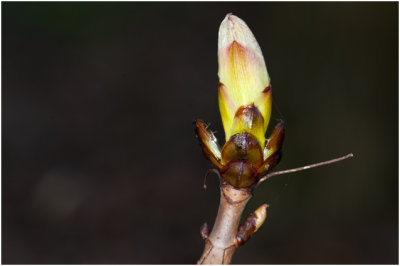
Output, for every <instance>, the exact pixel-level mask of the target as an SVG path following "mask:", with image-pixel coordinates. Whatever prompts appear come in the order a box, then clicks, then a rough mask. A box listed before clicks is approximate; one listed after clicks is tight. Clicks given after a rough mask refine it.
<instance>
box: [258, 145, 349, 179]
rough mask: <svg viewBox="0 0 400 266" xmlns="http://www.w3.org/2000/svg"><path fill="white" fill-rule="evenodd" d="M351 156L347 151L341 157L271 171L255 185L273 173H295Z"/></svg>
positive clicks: (273, 174)
mask: <svg viewBox="0 0 400 266" xmlns="http://www.w3.org/2000/svg"><path fill="white" fill-rule="evenodd" d="M353 156H354V155H353V154H352V153H349V154H347V155H345V156H342V157H339V158H336V159H332V160H328V161H324V162H319V163H314V164H310V165H306V166H302V167H298V168H293V169H288V170H282V171H276V172H272V173H269V174H267V175H266V176H264V177H262V178H261V179H260V181H258V184H257V185H259V184H261V183H262V182H264V181H265V180H267V179H268V178H270V177H272V176H275V175H283V174H289V173H295V172H299V171H303V170H307V169H310V168H314V167H318V166H323V165H327V164H331V163H336V162H339V161H342V160H345V159H347V158H350V157H353Z"/></svg>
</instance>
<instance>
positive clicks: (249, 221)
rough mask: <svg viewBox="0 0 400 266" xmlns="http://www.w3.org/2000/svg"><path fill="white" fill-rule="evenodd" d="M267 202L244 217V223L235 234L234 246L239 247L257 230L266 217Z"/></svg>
mask: <svg viewBox="0 0 400 266" xmlns="http://www.w3.org/2000/svg"><path fill="white" fill-rule="evenodd" d="M268 207H269V206H268V204H263V205H261V206H260V207H258V209H257V210H256V211H255V212H253V213H252V214H250V215H249V217H247V218H246V220H245V221H244V223H243V224H242V225H241V226H240V227H239V231H238V233H237V235H236V240H235V246H236V247H239V246H241V245H243V244H245V243H246V242H247V241H248V240H249V239H250V237H251V236H252V235H253V234H254V233H255V232H257V230H258V229H259V228H260V227H261V225H262V224H263V223H264V221H265V219H266V218H267V208H268Z"/></svg>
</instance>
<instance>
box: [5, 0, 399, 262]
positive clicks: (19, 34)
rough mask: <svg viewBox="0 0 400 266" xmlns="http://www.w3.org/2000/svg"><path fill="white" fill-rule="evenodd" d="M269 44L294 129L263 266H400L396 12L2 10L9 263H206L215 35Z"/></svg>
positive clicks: (292, 6)
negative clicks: (229, 33) (235, 33)
mask: <svg viewBox="0 0 400 266" xmlns="http://www.w3.org/2000/svg"><path fill="white" fill-rule="evenodd" d="M228 12H233V13H234V14H235V15H237V16H239V17H240V18H242V19H244V20H245V21H246V23H247V24H248V25H249V27H250V28H251V29H252V31H253V33H254V34H255V36H256V38H257V40H258V42H259V44H260V46H261V48H262V50H263V54H264V57H265V60H266V63H267V67H268V71H269V74H270V76H271V78H272V86H273V97H274V106H273V115H272V120H271V123H270V127H269V129H268V132H267V134H269V133H270V131H271V129H272V128H273V127H274V126H275V124H276V121H277V119H284V120H285V122H286V139H285V143H284V150H283V152H284V154H283V158H282V161H281V163H280V165H279V166H278V167H277V170H283V169H287V168H293V167H299V166H302V165H305V164H310V163H315V162H319V161H323V160H328V159H332V158H335V157H338V156H342V155H345V154H347V153H350V152H353V153H354V155H355V157H354V158H352V159H348V160H346V161H343V162H340V163H337V164H333V165H329V166H324V167H321V168H316V169H312V170H308V171H304V172H300V173H296V174H291V175H285V176H276V177H274V178H271V179H270V180H269V181H268V182H265V183H264V184H263V185H262V186H260V187H259V188H258V189H257V190H256V193H255V196H254V197H253V199H252V200H251V201H250V203H249V204H248V206H247V208H246V210H245V215H246V216H247V215H248V214H249V213H250V212H252V211H254V209H255V208H257V207H258V206H260V205H261V204H263V203H268V204H269V205H270V206H271V207H270V208H269V213H268V218H267V220H266V222H265V224H264V225H263V227H262V228H261V229H260V230H259V231H258V232H257V233H256V234H255V235H254V237H253V238H252V239H251V240H250V241H249V242H248V243H247V244H246V245H245V246H243V247H241V248H240V249H239V250H238V251H237V252H236V254H235V256H234V258H233V263H240V264H248V263H259V264H260V263H261V264H302V263H306V264H313V263H317V264H326V263H330V264H331V263H333V264H341V263H346V264H352V263H357V264H369V263H371V264H375V263H378V264H385V263H390V264H397V263H398V3H394V2H392V3H390V2H386V3H372V2H370V3H229V2H224V3H139V2H126V3H107V2H102V3H77V2H75V3H16V2H14V3H11V2H6V3H5V2H3V3H2V40H3V41H2V129H3V130H2V263H5V264H11V263H17V264H30V263H39V264H47V263H50V264H59V263H63V264H74V263H79V264H86V263H95V264H101V263H107V264H118V263H129V264H137V263H140V264H147V263H151V264H162V263H174V264H180V263H187V264H192V263H196V261H197V259H198V258H199V257H200V254H201V253H202V251H203V241H202V239H201V238H200V235H199V228H200V226H201V224H202V223H203V222H208V223H209V224H210V226H212V224H213V222H214V219H215V216H216V212H217V208H218V204H219V191H218V181H217V178H214V177H211V176H210V178H209V181H208V189H207V190H206V191H204V189H203V186H202V182H203V177H204V174H205V172H206V170H207V169H209V168H210V166H211V165H210V163H209V162H207V161H206V160H205V159H204V157H203V155H202V152H201V149H200V147H199V145H198V143H197V140H196V139H195V136H194V132H193V125H192V120H193V119H194V118H202V119H204V120H205V121H207V122H209V123H211V128H212V129H213V130H216V131H217V137H218V138H219V141H220V143H221V144H222V143H223V142H224V137H223V136H224V134H223V129H222V124H221V121H220V117H219V110H218V105H217V84H218V77H217V67H218V66H217V33H218V28H219V24H220V23H221V21H222V20H223V18H224V17H225V15H226V14H227V13H228Z"/></svg>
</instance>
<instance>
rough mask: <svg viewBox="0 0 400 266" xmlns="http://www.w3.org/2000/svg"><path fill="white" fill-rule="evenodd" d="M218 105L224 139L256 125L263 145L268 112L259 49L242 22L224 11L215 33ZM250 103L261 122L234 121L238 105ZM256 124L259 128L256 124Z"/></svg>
mask: <svg viewBox="0 0 400 266" xmlns="http://www.w3.org/2000/svg"><path fill="white" fill-rule="evenodd" d="M218 63H219V72H218V76H219V80H220V87H219V92H218V94H219V97H218V100H219V108H220V113H221V118H222V123H223V126H224V130H225V137H226V141H228V140H229V138H230V137H231V136H232V135H234V134H236V133H240V132H246V131H247V129H248V128H254V127H257V129H254V130H255V131H261V132H262V134H260V133H257V135H256V137H257V139H258V140H259V142H260V146H261V147H262V148H264V143H265V137H264V134H265V131H266V130H267V127H268V123H269V119H270V115H271V89H270V78H269V75H268V72H267V68H266V66H265V62H264V58H263V55H262V52H261V49H260V47H259V45H258V43H257V41H256V39H255V38H254V35H253V33H252V32H251V31H250V29H249V27H248V26H247V25H246V23H245V22H244V21H243V20H241V19H240V18H238V17H236V16H234V15H232V14H228V15H226V17H225V19H224V20H223V21H222V23H221V26H220V28H219V34H218ZM250 105H254V106H255V107H256V108H257V109H258V111H259V113H260V114H261V116H262V118H263V121H262V123H261V125H260V124H259V123H256V124H257V125H253V122H254V121H253V120H252V119H243V120H244V121H246V122H247V125H245V123H239V124H237V123H234V120H235V115H236V112H237V110H238V109H239V108H240V107H246V106H250ZM258 127H260V128H258Z"/></svg>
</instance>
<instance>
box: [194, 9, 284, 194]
mask: <svg viewBox="0 0 400 266" xmlns="http://www.w3.org/2000/svg"><path fill="white" fill-rule="evenodd" d="M218 63H219V70H218V76H219V80H220V84H219V88H218V103H219V110H220V113H221V119H222V123H223V127H224V131H225V138H226V142H225V144H224V146H223V147H222V150H221V149H220V147H219V146H218V143H217V140H216V138H215V136H214V134H213V133H212V132H211V131H210V130H208V129H207V126H206V125H205V124H204V123H203V122H202V121H200V120H196V121H195V130H196V136H197V138H198V139H199V140H200V144H201V146H202V148H203V153H204V154H205V156H206V157H207V158H208V159H209V160H210V161H211V162H212V163H213V164H214V165H215V166H216V167H217V168H218V170H219V173H220V174H221V176H222V178H223V181H224V182H227V183H229V184H230V185H232V186H234V187H236V188H252V187H254V186H255V185H256V184H257V183H258V181H259V180H260V176H261V175H262V174H265V173H266V172H268V171H270V170H272V169H273V168H274V167H275V165H276V164H277V163H278V162H279V160H280V158H281V148H282V142H283V137H284V134H283V133H284V125H283V123H280V124H279V125H278V126H277V127H276V128H275V130H274V132H273V134H272V135H271V138H270V139H269V140H268V142H267V145H265V143H266V139H265V132H266V130H267V127H268V123H269V120H270V116H271V102H272V89H271V85H270V78H269V76H268V72H267V67H266V66H265V62H264V58H263V55H262V52H261V49H260V47H259V45H258V43H257V41H256V39H255V38H254V36H253V33H252V32H251V31H250V29H249V27H247V25H246V23H245V22H244V21H243V20H241V19H240V18H238V17H236V16H234V15H232V14H228V15H226V17H225V19H224V20H223V21H222V23H221V26H220V28H219V33H218Z"/></svg>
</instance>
